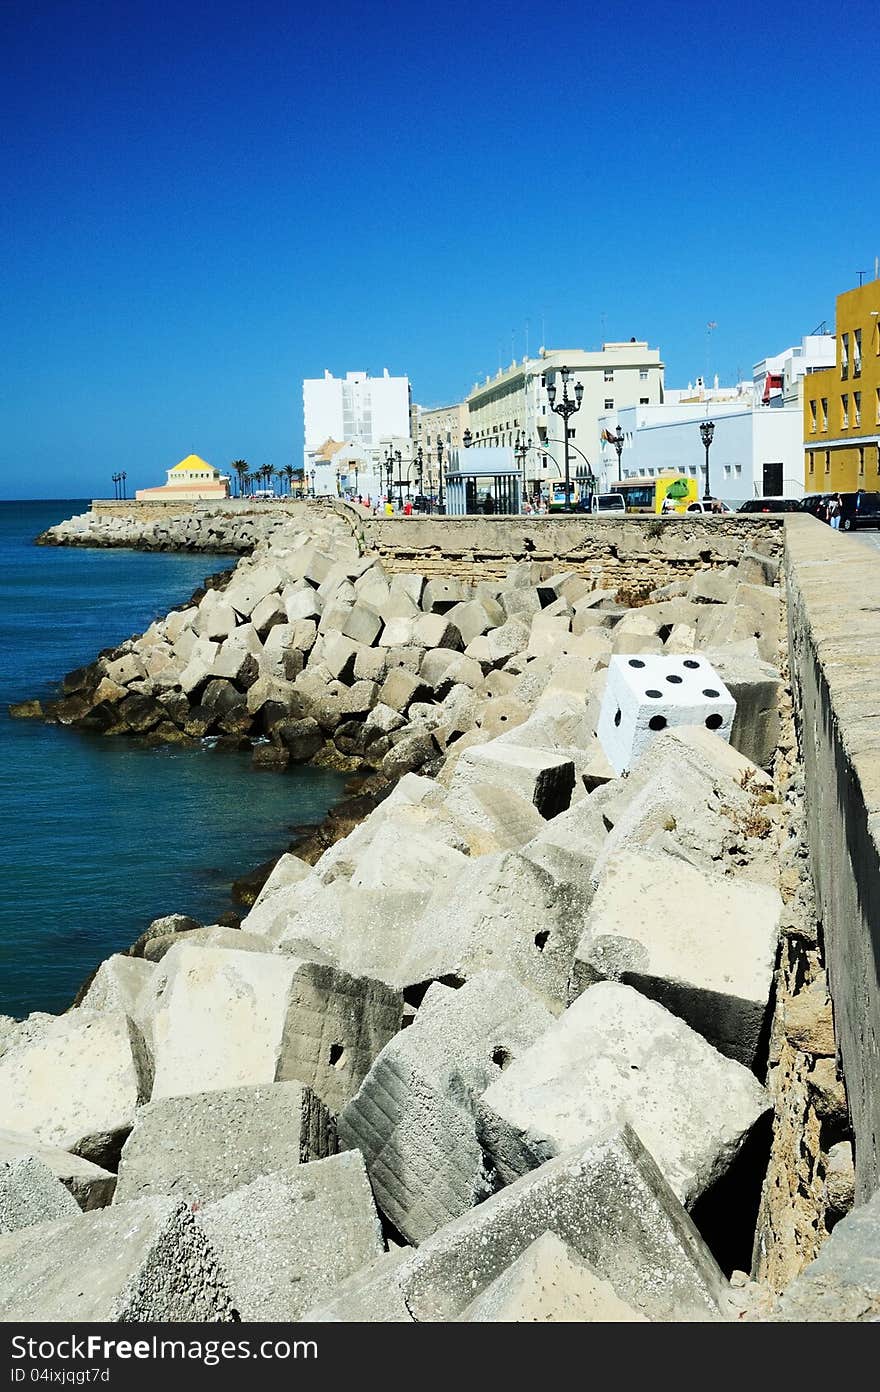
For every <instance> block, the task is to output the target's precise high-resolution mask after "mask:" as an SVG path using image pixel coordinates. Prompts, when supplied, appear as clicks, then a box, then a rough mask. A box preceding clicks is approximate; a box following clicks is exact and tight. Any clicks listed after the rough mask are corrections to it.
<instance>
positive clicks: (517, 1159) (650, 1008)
mask: <svg viewBox="0 0 880 1392" xmlns="http://www.w3.org/2000/svg"><path fill="white" fill-rule="evenodd" d="M769 1106H770V1102H769V1098H768V1097H767V1094H766V1093H765V1091H764V1089H763V1088H762V1087H761V1085H760V1083H759V1082H758V1080H757V1079H756V1078H755V1077H754V1076H753V1075H752V1074H751V1073H749V1072H748V1071H747V1070H746V1069H745V1068H743V1067H742V1066H741V1065H740V1064H738V1063H735V1062H734V1061H733V1060H732V1059H727V1058H724V1057H722V1055H721V1054H719V1053H718V1052H717V1051H716V1050H715V1049H713V1048H712V1047H711V1046H710V1045H709V1044H707V1043H706V1041H705V1040H704V1039H703V1038H702V1037H701V1036H700V1035H698V1034H696V1033H695V1032H694V1031H693V1030H692V1029H690V1028H689V1027H688V1026H687V1025H686V1024H685V1023H684V1022H683V1021H682V1020H679V1019H678V1018H677V1017H676V1016H674V1015H671V1014H670V1013H669V1011H667V1010H664V1009H663V1007H662V1006H660V1005H657V1004H656V1003H655V1002H654V1001H651V1000H647V999H646V998H645V997H644V996H641V995H639V993H638V992H637V991H634V990H632V988H631V987H629V986H621V985H618V984H617V983H615V982H610V981H602V982H599V983H598V984H597V985H595V986H591V987H590V989H589V990H588V991H585V992H584V994H583V995H582V996H579V997H578V999H577V1000H576V1001H575V1002H574V1004H573V1005H571V1006H569V1008H568V1010H567V1011H566V1012H565V1014H564V1015H562V1016H561V1017H560V1018H559V1019H558V1020H557V1021H556V1023H555V1024H554V1025H552V1026H551V1028H550V1029H548V1030H547V1031H546V1033H545V1034H543V1035H542V1037H541V1038H540V1039H539V1040H538V1041H537V1043H536V1044H533V1045H532V1047H531V1048H530V1049H528V1050H526V1051H525V1052H524V1053H523V1054H521V1055H520V1057H519V1058H518V1059H516V1060H514V1061H513V1062H512V1063H511V1064H510V1066H509V1067H508V1068H507V1069H506V1070H505V1072H504V1073H503V1074H502V1076H501V1077H500V1078H498V1079H496V1081H495V1082H493V1083H491V1084H490V1085H489V1087H488V1088H487V1089H486V1091H485V1092H484V1093H483V1095H482V1097H481V1098H480V1100H479V1102H478V1103H477V1126H478V1133H479V1135H480V1139H481V1141H482V1143H483V1145H484V1146H485V1147H486V1149H487V1150H488V1152H489V1154H490V1155H491V1157H492V1159H493V1160H494V1162H495V1164H496V1166H497V1168H498V1171H499V1173H500V1174H501V1175H502V1177H503V1178H504V1179H507V1180H511V1179H514V1178H515V1177H516V1176H517V1175H521V1174H524V1173H525V1172H526V1171H528V1170H530V1169H534V1168H535V1167H536V1166H538V1165H541V1164H543V1163H544V1161H546V1160H549V1159H550V1158H551V1157H553V1156H555V1155H559V1154H562V1153H563V1152H564V1151H566V1150H568V1149H570V1148H571V1147H572V1146H577V1145H585V1144H589V1143H591V1142H592V1141H594V1140H595V1138H596V1136H597V1135H599V1134H600V1133H601V1132H602V1131H603V1130H604V1129H605V1128H607V1127H608V1126H609V1125H613V1124H614V1123H617V1124H620V1123H622V1122H623V1121H624V1120H626V1121H628V1122H629V1123H630V1124H631V1125H632V1126H634V1127H635V1128H636V1130H637V1131H638V1134H639V1136H640V1138H641V1140H642V1142H643V1143H644V1145H645V1146H646V1147H647V1148H648V1150H649V1151H650V1152H651V1154H652V1156H653V1157H654V1159H655V1160H656V1162H657V1164H658V1165H659V1167H660V1169H661V1170H662V1171H663V1174H664V1176H665V1178H666V1180H667V1182H668V1183H669V1185H670V1187H671V1188H672V1190H673V1192H674V1193H675V1194H677V1196H678V1197H679V1199H680V1200H681V1202H682V1203H683V1204H685V1205H686V1206H688V1207H689V1206H690V1205H691V1204H692V1203H694V1201H695V1200H696V1199H697V1198H698V1197H699V1196H700V1194H702V1193H704V1192H705V1190H707V1189H708V1188H710V1187H711V1185H712V1184H713V1183H714V1182H715V1181H716V1180H717V1179H718V1178H720V1176H721V1175H723V1174H724V1172H725V1171H726V1170H727V1168H728V1167H729V1166H730V1164H731V1163H732V1161H733V1159H734V1158H735V1156H736V1154H737V1152H738V1151H739V1149H740V1147H741V1146H742V1144H743V1143H744V1141H745V1140H746V1138H747V1137H748V1135H749V1133H750V1132H751V1130H752V1128H753V1127H754V1125H755V1123H756V1122H757V1121H758V1120H759V1119H760V1117H761V1116H763V1115H764V1113H765V1112H766V1111H767V1110H768V1109H769Z"/></svg>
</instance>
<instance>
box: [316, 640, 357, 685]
mask: <svg viewBox="0 0 880 1392" xmlns="http://www.w3.org/2000/svg"><path fill="white" fill-rule="evenodd" d="M359 651H360V645H359V644H358V643H355V642H354V641H353V640H352V639H351V638H345V637H344V636H343V635H342V634H341V633H334V634H332V635H331V636H330V637H328V639H327V642H326V643H325V645H324V651H323V653H322V656H321V661H322V662H323V663H324V665H325V667H326V668H327V670H328V672H329V673H330V675H331V677H332V678H333V680H334V681H341V682H346V683H347V682H350V681H351V679H352V677H353V676H354V662H355V658H356V657H357V654H358V652H359Z"/></svg>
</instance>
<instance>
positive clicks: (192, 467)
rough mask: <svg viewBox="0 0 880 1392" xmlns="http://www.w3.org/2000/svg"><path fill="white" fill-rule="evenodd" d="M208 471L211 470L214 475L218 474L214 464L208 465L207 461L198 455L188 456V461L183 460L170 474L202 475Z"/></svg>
mask: <svg viewBox="0 0 880 1392" xmlns="http://www.w3.org/2000/svg"><path fill="white" fill-rule="evenodd" d="M206 469H208V470H210V472H211V473H212V474H216V472H217V470H216V469H215V468H214V465H213V464H208V463H206V461H205V460H204V459H200V458H199V456H198V455H197V454H188V455H187V456H186V459H181V461H180V463H179V464H175V466H174V468H173V469H171V470H170V472H171V473H172V474H195V473H200V474H202V473H204V472H205V470H206Z"/></svg>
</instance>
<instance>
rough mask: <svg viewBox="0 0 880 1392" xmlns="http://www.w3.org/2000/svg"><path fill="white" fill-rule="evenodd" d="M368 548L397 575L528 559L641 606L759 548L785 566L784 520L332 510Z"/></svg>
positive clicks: (502, 567) (504, 565) (485, 573)
mask: <svg viewBox="0 0 880 1392" xmlns="http://www.w3.org/2000/svg"><path fill="white" fill-rule="evenodd" d="M329 506H333V507H334V508H335V510H336V511H338V512H339V513H340V514H341V515H343V516H345V517H346V518H347V520H348V521H349V523H350V525H351V526H352V529H353V530H354V532H355V535H356V536H357V537H358V540H359V542H360V545H361V549H362V550H363V551H364V552H366V553H369V554H370V555H374V556H376V557H377V559H379V560H380V561H381V562H382V564H383V565H384V566H385V568H386V570H388V571H389V572H390V573H392V574H399V573H402V572H415V573H417V574H420V575H425V576H427V577H428V578H431V577H432V576H439V575H442V576H445V577H449V578H452V579H456V580H460V581H462V582H463V583H465V584H475V583H477V582H479V581H480V580H492V579H500V578H503V576H504V575H505V574H506V572H507V571H508V570H509V568H510V566H512V565H513V564H514V563H515V562H517V561H521V560H524V559H525V560H530V561H535V562H539V563H547V562H553V563H554V564H555V565H557V568H558V569H559V570H566V571H572V572H573V573H574V574H576V575H580V576H583V577H584V578H585V579H587V580H589V581H590V582H591V583H592V584H594V585H597V586H601V587H602V588H607V589H616V590H620V591H621V592H622V597H624V598H626V599H638V598H641V597H643V596H645V595H647V594H648V593H650V591H651V590H653V589H656V588H657V587H658V586H660V585H664V584H667V583H669V582H670V581H672V580H679V579H687V578H688V577H689V576H691V575H693V574H694V573H695V572H696V571H698V570H704V569H712V568H715V567H723V566H727V565H731V564H736V563H737V561H738V560H739V559H740V558H741V557H742V556H743V555H744V554H745V552H747V551H750V550H755V551H759V552H761V554H762V555H765V556H770V557H772V558H774V559H777V558H778V557H779V556H780V554H781V550H782V535H783V534H782V517H781V516H780V517H774V518H768V517H760V516H754V517H753V516H743V517H730V518H728V517H725V518H702V517H700V518H695V519H693V520H692V519H684V518H663V519H661V518H655V517H628V518H627V519H626V521H624V522H619V521H618V520H617V519H616V518H610V517H590V518H586V517H573V518H567V517H537V518H527V517H493V518H487V517H444V518H438V517H406V518H403V517H400V518H397V517H371V516H369V515H367V514H364V513H363V511H362V509H359V508H355V507H351V506H349V505H347V504H344V503H331V504H329Z"/></svg>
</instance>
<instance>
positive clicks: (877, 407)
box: [874, 387, 880, 425]
mask: <svg viewBox="0 0 880 1392" xmlns="http://www.w3.org/2000/svg"><path fill="white" fill-rule="evenodd" d="M874 397H875V403H874V419H875V421H876V422H877V424H878V425H880V387H876V388H875V390H874Z"/></svg>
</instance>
